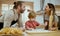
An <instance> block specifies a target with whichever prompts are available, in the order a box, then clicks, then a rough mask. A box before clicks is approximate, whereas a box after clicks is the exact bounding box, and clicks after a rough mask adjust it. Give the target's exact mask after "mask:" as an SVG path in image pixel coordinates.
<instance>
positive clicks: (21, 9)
mask: <svg viewBox="0 0 60 36" xmlns="http://www.w3.org/2000/svg"><path fill="white" fill-rule="evenodd" d="M24 11H25V5H24V3H22V6H21V7H20V13H24Z"/></svg>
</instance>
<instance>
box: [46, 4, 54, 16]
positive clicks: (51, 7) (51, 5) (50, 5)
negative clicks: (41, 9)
mask: <svg viewBox="0 0 60 36" xmlns="http://www.w3.org/2000/svg"><path fill="white" fill-rule="evenodd" d="M47 5H48V6H49V8H50V9H51V11H53V15H54V14H55V6H54V5H53V4H52V3H48V4H47ZM51 11H50V13H51Z"/></svg>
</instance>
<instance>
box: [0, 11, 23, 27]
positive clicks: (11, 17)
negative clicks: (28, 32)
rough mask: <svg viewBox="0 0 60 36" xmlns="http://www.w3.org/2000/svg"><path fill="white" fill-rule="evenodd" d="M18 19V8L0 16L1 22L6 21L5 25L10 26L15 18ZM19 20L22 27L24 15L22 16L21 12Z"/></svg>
mask: <svg viewBox="0 0 60 36" xmlns="http://www.w3.org/2000/svg"><path fill="white" fill-rule="evenodd" d="M17 19H18V13H17V12H16V10H14V11H13V10H9V11H7V12H6V13H4V14H3V15H2V16H1V17H0V22H3V23H4V26H3V27H10V25H11V22H12V21H13V20H15V21H16V20H17ZM18 22H19V24H20V26H21V27H22V16H21V14H20V17H19V21H18ZM17 24H18V23H17Z"/></svg>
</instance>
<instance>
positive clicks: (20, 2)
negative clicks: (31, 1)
mask: <svg viewBox="0 0 60 36" xmlns="http://www.w3.org/2000/svg"><path fill="white" fill-rule="evenodd" d="M22 3H24V2H23V1H17V2H14V7H13V8H14V9H16V8H17V6H19V5H20V6H22Z"/></svg>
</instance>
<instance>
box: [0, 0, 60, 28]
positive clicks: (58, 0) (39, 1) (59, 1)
mask: <svg viewBox="0 0 60 36" xmlns="http://www.w3.org/2000/svg"><path fill="white" fill-rule="evenodd" d="M14 1H24V2H25V6H26V7H25V8H26V10H25V12H24V13H23V14H22V18H23V19H22V21H23V24H24V23H25V22H26V21H27V20H28V17H27V16H28V13H29V12H28V11H27V9H32V10H34V11H35V12H37V13H38V12H40V11H43V10H44V8H45V6H46V4H47V3H52V4H54V5H55V8H56V14H57V16H58V17H59V23H58V26H59V27H60V0H0V12H2V13H3V14H4V13H6V11H7V10H10V9H13V6H14V5H13V2H14ZM36 21H38V22H39V23H41V24H44V20H43V16H42V15H38V16H37V17H36Z"/></svg>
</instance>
